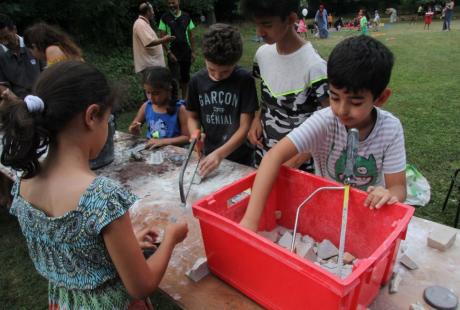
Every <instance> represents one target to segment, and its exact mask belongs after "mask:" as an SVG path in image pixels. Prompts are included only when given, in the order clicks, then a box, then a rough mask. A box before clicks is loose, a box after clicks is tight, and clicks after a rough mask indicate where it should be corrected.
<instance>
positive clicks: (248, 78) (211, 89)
mask: <svg viewBox="0 0 460 310" xmlns="http://www.w3.org/2000/svg"><path fill="white" fill-rule="evenodd" d="M188 96H189V99H188V102H187V110H189V111H193V112H196V113H198V115H199V119H200V122H201V126H203V129H204V132H205V133H206V138H205V142H204V153H205V155H207V154H209V153H211V152H213V151H214V150H215V149H217V148H219V147H220V146H222V145H223V144H225V143H226V142H227V141H228V140H229V139H230V138H231V137H232V135H233V134H234V133H235V132H236V131H237V130H238V128H239V126H240V116H241V113H251V114H252V113H254V112H255V111H256V110H257V92H256V87H255V83H254V79H253V77H252V75H251V73H249V72H248V71H246V70H244V69H242V68H240V67H238V66H237V67H235V70H234V71H233V72H232V74H231V75H230V76H229V77H228V78H227V79H225V80H222V81H218V82H216V81H213V80H211V78H210V77H209V75H208V71H207V70H206V69H203V70H201V71H199V72H197V73H196V74H194V75H193V77H192V79H191V80H190V83H189V89H188ZM251 156H252V149H251V148H250V147H249V146H248V145H247V144H246V143H243V144H242V145H241V146H240V147H239V148H237V149H236V150H235V151H234V152H233V153H232V154H230V155H229V156H228V157H227V159H230V160H233V161H236V162H239V163H243V164H248V163H249V162H250V158H251Z"/></svg>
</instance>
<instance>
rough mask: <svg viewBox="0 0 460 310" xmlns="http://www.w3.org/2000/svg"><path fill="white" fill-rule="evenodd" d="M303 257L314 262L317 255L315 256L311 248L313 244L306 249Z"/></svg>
mask: <svg viewBox="0 0 460 310" xmlns="http://www.w3.org/2000/svg"><path fill="white" fill-rule="evenodd" d="M304 258H305V259H308V260H309V261H311V262H316V260H317V259H318V256H316V253H315V251H314V250H313V246H312V247H311V248H310V249H309V250H308V252H307V253H306V254H305V256H304Z"/></svg>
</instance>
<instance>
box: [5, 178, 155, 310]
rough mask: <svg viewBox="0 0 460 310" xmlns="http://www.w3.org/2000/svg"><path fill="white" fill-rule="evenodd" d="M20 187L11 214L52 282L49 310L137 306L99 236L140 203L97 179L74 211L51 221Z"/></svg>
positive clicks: (16, 188) (32, 255)
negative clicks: (132, 206)
mask: <svg viewBox="0 0 460 310" xmlns="http://www.w3.org/2000/svg"><path fill="white" fill-rule="evenodd" d="M19 184H20V183H19V181H16V182H15V184H14V186H13V188H12V191H11V193H12V195H13V203H12V205H11V209H10V213H11V214H13V215H15V216H17V218H18V221H19V224H20V226H21V230H22V233H23V234H24V236H25V238H26V241H27V247H28V249H29V255H30V258H31V259H32V261H33V263H34V265H35V268H36V269H37V271H38V272H39V273H40V274H41V275H42V276H43V277H45V278H46V279H48V281H49V308H50V309H54V310H57V309H60V310H63V309H91V310H92V309H129V308H131V306H132V305H133V304H138V301H134V300H132V298H131V297H130V296H129V295H128V293H127V292H126V290H125V288H124V286H123V284H122V282H121V280H120V278H119V277H118V274H117V271H116V269H115V266H114V264H113V263H112V260H111V259H110V256H109V254H108V252H107V249H106V248H105V244H104V240H103V238H102V234H101V231H102V229H103V228H104V227H105V226H107V225H108V224H110V223H111V222H112V221H114V220H116V219H117V218H119V217H121V216H122V215H124V214H125V213H126V212H127V211H128V209H129V207H130V206H131V205H132V204H133V203H134V202H135V201H136V199H137V197H136V196H134V195H133V194H132V193H130V192H129V191H127V190H125V189H123V188H122V187H121V186H120V185H118V184H117V183H115V182H114V181H112V180H110V179H108V178H105V177H96V178H95V179H94V181H93V182H92V183H91V185H90V186H89V187H88V189H87V190H86V192H85V193H84V194H83V195H82V197H81V198H80V201H79V203H78V207H77V208H76V209H75V210H72V211H70V212H68V213H66V214H65V215H63V216H60V217H48V216H47V215H46V214H45V213H44V212H43V211H41V210H39V209H36V208H34V207H33V206H32V205H31V204H30V203H29V202H27V201H26V200H24V199H23V198H22V197H21V196H20V194H19ZM136 309H138V307H136ZM147 309H148V308H147Z"/></svg>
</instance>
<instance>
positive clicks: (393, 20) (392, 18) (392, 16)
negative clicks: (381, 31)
mask: <svg viewBox="0 0 460 310" xmlns="http://www.w3.org/2000/svg"><path fill="white" fill-rule="evenodd" d="M386 13H387V14H390V23H396V21H397V20H398V11H396V9H395V8H388V9H387V10H386Z"/></svg>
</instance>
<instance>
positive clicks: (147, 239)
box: [134, 228, 158, 249]
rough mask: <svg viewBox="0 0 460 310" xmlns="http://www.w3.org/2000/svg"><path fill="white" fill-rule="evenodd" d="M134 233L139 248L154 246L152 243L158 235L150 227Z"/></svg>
mask: <svg viewBox="0 0 460 310" xmlns="http://www.w3.org/2000/svg"><path fill="white" fill-rule="evenodd" d="M134 235H135V236H136V239H137V242H138V243H139V247H140V248H141V249H152V248H155V247H156V246H155V245H154V243H155V241H156V239H157V237H158V234H157V232H156V231H155V230H153V229H152V228H144V229H142V230H139V231H137V232H134Z"/></svg>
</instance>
